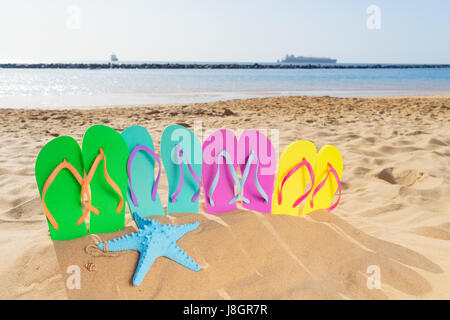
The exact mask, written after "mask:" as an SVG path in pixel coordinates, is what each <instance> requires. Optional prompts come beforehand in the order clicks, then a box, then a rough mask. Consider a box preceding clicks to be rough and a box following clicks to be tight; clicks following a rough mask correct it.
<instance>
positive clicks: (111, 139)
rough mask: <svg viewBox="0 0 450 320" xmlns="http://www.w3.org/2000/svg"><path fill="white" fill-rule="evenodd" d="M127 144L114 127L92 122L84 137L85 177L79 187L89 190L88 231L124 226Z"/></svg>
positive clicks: (95, 231) (84, 190)
mask: <svg viewBox="0 0 450 320" xmlns="http://www.w3.org/2000/svg"><path fill="white" fill-rule="evenodd" d="M128 155H129V154H128V147H127V145H126V143H125V141H124V140H123V138H122V136H121V135H120V134H119V133H118V132H117V131H116V130H114V129H112V128H110V127H107V126H103V125H95V126H92V127H90V128H89V129H87V130H86V133H85V134H84V137H83V144H82V157H83V162H84V167H85V168H86V172H87V173H88V174H87V177H86V179H85V181H84V184H83V188H82V190H81V194H82V196H84V195H86V194H88V193H89V190H88V186H90V192H91V198H92V199H91V200H92V203H91V204H90V206H89V205H88V204H86V202H85V201H84V204H85V205H86V206H87V207H88V208H89V209H90V211H91V214H90V224H89V232H90V233H105V232H114V231H117V230H120V229H123V228H124V226H125V197H126V193H127V161H128Z"/></svg>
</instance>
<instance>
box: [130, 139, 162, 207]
mask: <svg viewBox="0 0 450 320" xmlns="http://www.w3.org/2000/svg"><path fill="white" fill-rule="evenodd" d="M141 150H142V151H145V152H147V153H148V154H149V155H151V156H152V157H153V159H155V160H156V162H157V163H158V167H159V170H158V176H157V177H156V180H155V182H154V183H153V187H152V201H155V199H156V191H157V189H158V183H159V177H160V175H161V162H160V161H159V158H158V156H157V155H156V153H155V152H154V151H153V150H152V149H150V148H149V147H147V146H144V145H137V146H136V147H135V148H134V149H133V151H132V152H131V154H130V157H129V158H128V163H127V172H128V184H129V186H130V193H131V199H132V200H133V204H134V206H135V207H137V206H138V202H137V199H136V194H135V193H134V190H133V186H132V182H131V165H132V164H133V161H134V157H135V156H136V154H137V153H138V152H139V151H141Z"/></svg>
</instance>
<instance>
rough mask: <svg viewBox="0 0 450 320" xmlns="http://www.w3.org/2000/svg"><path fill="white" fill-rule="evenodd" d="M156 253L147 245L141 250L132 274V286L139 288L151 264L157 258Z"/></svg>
mask: <svg viewBox="0 0 450 320" xmlns="http://www.w3.org/2000/svg"><path fill="white" fill-rule="evenodd" d="M155 251H156V252H155ZM157 251H158V250H154V248H151V246H149V245H146V246H145V249H144V250H142V252H141V256H140V257H139V263H138V266H137V268H136V272H135V273H134V277H133V285H135V286H139V285H140V284H141V283H142V281H143V280H144V278H145V275H146V274H147V272H148V270H149V269H150V267H151V266H152V264H153V262H155V260H156V258H158V257H159V254H158V253H157Z"/></svg>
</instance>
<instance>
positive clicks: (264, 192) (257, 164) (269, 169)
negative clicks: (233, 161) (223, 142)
mask: <svg viewBox="0 0 450 320" xmlns="http://www.w3.org/2000/svg"><path fill="white" fill-rule="evenodd" d="M238 164H239V168H240V170H241V173H242V179H241V187H240V188H241V189H240V190H241V191H242V206H243V207H244V208H247V209H250V210H255V211H259V212H264V213H270V212H271V207H272V194H273V188H274V185H273V184H274V180H275V172H276V169H277V157H276V154H275V148H274V147H273V145H272V143H271V142H270V140H269V139H268V138H267V137H266V136H265V135H263V134H262V133H260V132H259V131H256V130H247V131H244V132H243V133H242V135H241V137H240V138H239V142H238Z"/></svg>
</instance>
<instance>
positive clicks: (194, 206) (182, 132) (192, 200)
mask: <svg viewBox="0 0 450 320" xmlns="http://www.w3.org/2000/svg"><path fill="white" fill-rule="evenodd" d="M161 159H162V161H163V164H164V169H165V171H166V176H167V182H168V184H169V197H168V198H169V199H168V205H167V213H168V214H169V213H177V212H193V213H198V198H199V195H200V181H201V180H200V178H201V174H202V163H203V152H202V145H201V143H200V140H198V138H197V137H196V136H195V135H194V133H193V132H192V131H190V130H189V129H187V128H185V127H183V126H180V125H171V126H168V127H166V128H165V129H164V131H163V133H162V136H161Z"/></svg>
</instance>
